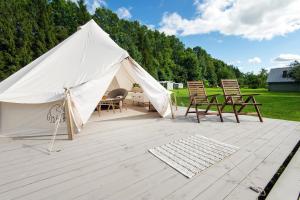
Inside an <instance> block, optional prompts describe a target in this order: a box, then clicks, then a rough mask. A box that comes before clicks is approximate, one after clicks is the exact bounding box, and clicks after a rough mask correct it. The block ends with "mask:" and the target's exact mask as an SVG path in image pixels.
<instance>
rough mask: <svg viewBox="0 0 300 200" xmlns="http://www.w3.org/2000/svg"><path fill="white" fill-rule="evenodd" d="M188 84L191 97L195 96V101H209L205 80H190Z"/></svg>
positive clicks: (199, 102) (198, 102)
mask: <svg viewBox="0 0 300 200" xmlns="http://www.w3.org/2000/svg"><path fill="white" fill-rule="evenodd" d="M187 86H188V90H189V95H190V99H192V98H194V101H195V102H194V103H197V104H201V103H208V99H207V95H206V92H205V87H204V84H203V81H188V82H187Z"/></svg>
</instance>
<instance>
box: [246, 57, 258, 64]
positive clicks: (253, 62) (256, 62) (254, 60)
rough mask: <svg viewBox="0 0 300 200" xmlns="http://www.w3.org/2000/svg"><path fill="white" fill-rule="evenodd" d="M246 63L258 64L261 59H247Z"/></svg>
mask: <svg viewBox="0 0 300 200" xmlns="http://www.w3.org/2000/svg"><path fill="white" fill-rule="evenodd" d="M248 62H249V63H250V64H259V63H261V59H260V58H259V57H254V58H250V59H248Z"/></svg>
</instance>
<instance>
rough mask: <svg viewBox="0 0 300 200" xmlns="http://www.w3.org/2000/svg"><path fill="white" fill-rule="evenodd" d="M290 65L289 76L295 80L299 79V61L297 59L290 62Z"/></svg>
mask: <svg viewBox="0 0 300 200" xmlns="http://www.w3.org/2000/svg"><path fill="white" fill-rule="evenodd" d="M290 67H292V69H291V71H290V76H291V77H292V78H293V79H295V80H296V81H300V63H299V62H298V61H295V62H293V63H291V64H290Z"/></svg>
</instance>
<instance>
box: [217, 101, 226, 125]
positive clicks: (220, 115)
mask: <svg viewBox="0 0 300 200" xmlns="http://www.w3.org/2000/svg"><path fill="white" fill-rule="evenodd" d="M217 109H218V115H219V117H220V120H221V122H224V120H223V116H222V112H221V109H220V107H219V105H217Z"/></svg>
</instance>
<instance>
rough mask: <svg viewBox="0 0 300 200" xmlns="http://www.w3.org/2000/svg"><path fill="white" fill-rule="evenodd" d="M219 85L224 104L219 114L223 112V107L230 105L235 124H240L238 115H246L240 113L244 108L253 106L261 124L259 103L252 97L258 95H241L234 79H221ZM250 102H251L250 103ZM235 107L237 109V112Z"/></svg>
mask: <svg viewBox="0 0 300 200" xmlns="http://www.w3.org/2000/svg"><path fill="white" fill-rule="evenodd" d="M221 85H222V89H223V93H224V99H225V101H224V103H223V105H222V107H221V112H223V110H224V108H225V106H227V105H230V106H232V109H233V113H234V115H235V118H236V121H237V123H240V120H239V115H241V114H247V113H242V110H243V109H244V108H245V107H246V106H249V105H250V106H251V105H252V106H254V108H255V110H256V113H257V116H258V118H259V120H260V122H263V119H262V116H261V114H260V111H259V107H258V106H260V105H262V104H260V103H257V102H256V100H255V98H254V96H256V95H259V94H246V95H243V94H241V91H240V86H239V84H238V81H237V80H236V79H225V80H224V79H223V80H221ZM244 97H247V98H246V100H244ZM251 101H252V102H251ZM237 107H239V109H238V110H237Z"/></svg>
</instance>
